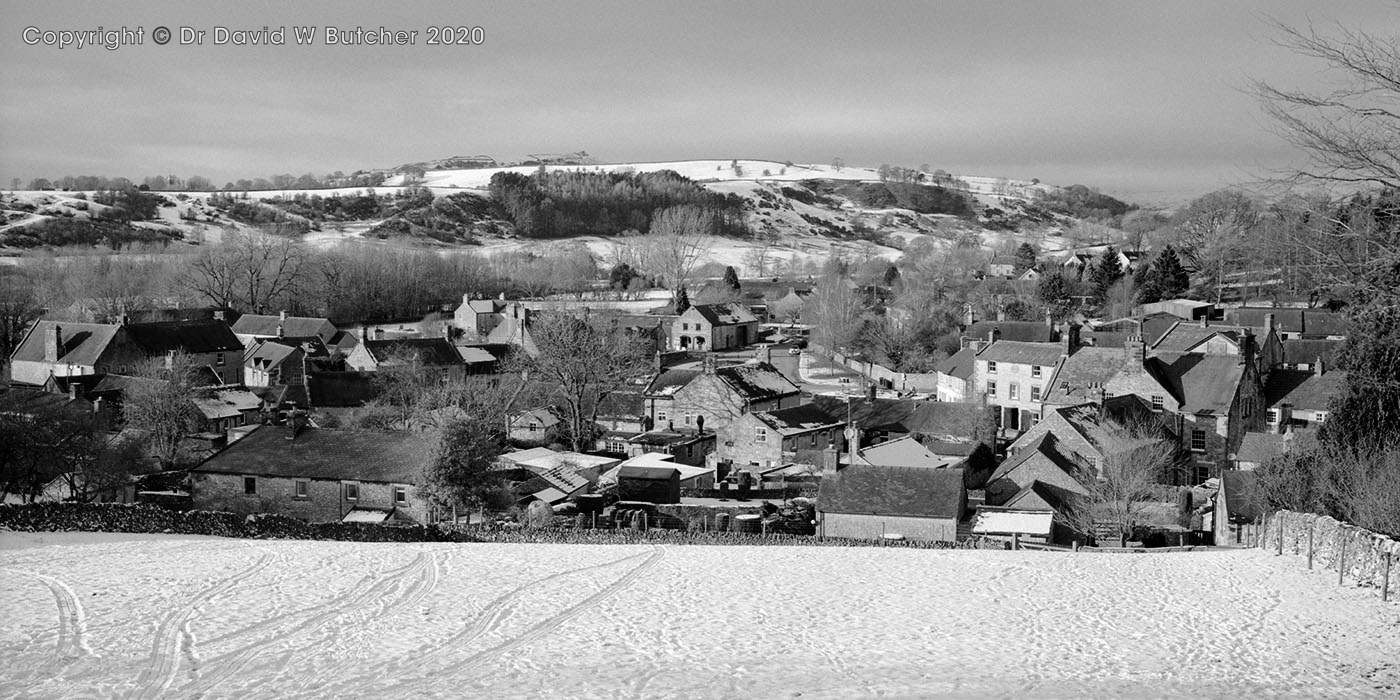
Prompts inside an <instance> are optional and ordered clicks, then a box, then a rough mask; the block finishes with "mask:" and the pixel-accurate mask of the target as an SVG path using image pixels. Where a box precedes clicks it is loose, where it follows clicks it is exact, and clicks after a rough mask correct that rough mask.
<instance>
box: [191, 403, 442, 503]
mask: <svg viewBox="0 0 1400 700" xmlns="http://www.w3.org/2000/svg"><path fill="white" fill-rule="evenodd" d="M432 444H433V436H432V434H430V433H427V434H425V433H383V432H360V431H349V430H322V429H318V428H314V427H311V426H307V425H304V418H300V417H296V418H294V419H293V420H291V421H288V425H286V426H263V427H260V428H258V429H256V430H254V431H253V432H252V433H251V434H249V435H248V436H247V437H245V438H243V439H242V440H239V441H238V442H235V443H233V444H232V445H230V446H228V447H227V448H226V449H224V450H223V451H221V452H219V453H217V454H215V455H214V456H212V457H210V458H209V459H207V460H205V461H204V463H202V464H200V465H199V466H198V467H195V468H194V469H191V470H190V497H191V499H192V500H193V502H194V507H195V508H197V509H200V510H222V511H230V512H234V513H242V514H252V513H277V514H280V515H287V516H290V517H293V518H298V519H301V520H304V521H306V522H313V523H317V522H334V521H340V520H356V521H366V520H368V521H377V522H413V523H426V522H428V521H429V519H430V514H429V508H428V505H427V503H426V501H425V500H424V499H423V497H422V496H421V495H420V494H419V491H418V486H419V484H420V483H421V479H422V478H423V477H422V469H423V466H424V464H426V463H427V461H428V460H429V459H430V458H431V452H432Z"/></svg>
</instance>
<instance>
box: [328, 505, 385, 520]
mask: <svg viewBox="0 0 1400 700" xmlns="http://www.w3.org/2000/svg"><path fill="white" fill-rule="evenodd" d="M393 513H394V512H393V511H392V510H385V509H379V508H359V507H356V508H351V509H350V512H349V513H346V514H345V517H343V518H341V519H340V522H342V523H382V522H384V521H386V520H388V519H389V516H391V515H393Z"/></svg>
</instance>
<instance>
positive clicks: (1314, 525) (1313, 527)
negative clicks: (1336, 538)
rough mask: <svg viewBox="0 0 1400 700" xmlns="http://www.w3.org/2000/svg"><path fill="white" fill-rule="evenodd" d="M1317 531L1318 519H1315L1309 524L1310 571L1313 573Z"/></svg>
mask: <svg viewBox="0 0 1400 700" xmlns="http://www.w3.org/2000/svg"><path fill="white" fill-rule="evenodd" d="M1315 530H1317V518H1313V520H1312V522H1311V523H1309V524H1308V570H1309V571H1312V560H1313V532H1314V531H1315Z"/></svg>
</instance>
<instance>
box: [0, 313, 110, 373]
mask: <svg viewBox="0 0 1400 700" xmlns="http://www.w3.org/2000/svg"><path fill="white" fill-rule="evenodd" d="M55 327H58V328H59V336H60V342H59V344H60V348H59V353H58V361H59V362H61V363H64V364H70V365H95V364H97V360H98V358H100V357H101V356H102V353H103V352H104V351H105V350H106V349H107V346H108V344H110V343H111V342H112V338H114V337H115V336H116V334H117V330H118V329H119V328H120V326H116V325H112V324H107V323H74V322H68V321H39V322H38V323H36V324H34V328H33V330H31V331H30V332H29V335H27V336H25V338H24V340H23V342H21V343H20V346H19V347H18V348H16V349H15V352H14V355H13V356H12V357H11V358H10V359H11V360H14V361H16V362H44V361H45V360H44V339H45V338H46V337H47V336H48V334H50V333H52V332H53V329H54V328H55Z"/></svg>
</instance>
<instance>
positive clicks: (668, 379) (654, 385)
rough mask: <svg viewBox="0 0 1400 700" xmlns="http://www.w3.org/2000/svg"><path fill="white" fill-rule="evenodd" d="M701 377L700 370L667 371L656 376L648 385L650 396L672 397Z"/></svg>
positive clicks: (647, 389) (647, 390) (647, 391)
mask: <svg viewBox="0 0 1400 700" xmlns="http://www.w3.org/2000/svg"><path fill="white" fill-rule="evenodd" d="M698 376H700V370H698V369H667V370H664V371H662V372H660V373H659V374H657V375H656V377H655V378H653V379H652V380H651V383H649V384H647V388H646V394H647V395H648V396H671V395H673V394H675V393H676V392H677V391H680V390H681V389H682V388H684V387H685V385H687V384H689V383H690V380H692V379H694V378H696V377H698Z"/></svg>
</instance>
